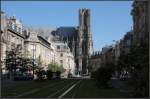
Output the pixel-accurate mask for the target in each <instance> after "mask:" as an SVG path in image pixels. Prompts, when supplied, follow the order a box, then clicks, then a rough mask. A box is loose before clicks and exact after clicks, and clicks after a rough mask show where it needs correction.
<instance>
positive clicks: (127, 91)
mask: <svg viewBox="0 0 150 99" xmlns="http://www.w3.org/2000/svg"><path fill="white" fill-rule="evenodd" d="M111 83H112V86H113V87H114V88H116V89H119V90H120V92H121V93H122V94H123V96H124V97H126V98H131V97H132V95H131V92H132V89H131V87H130V86H128V85H127V81H120V80H118V79H111Z"/></svg>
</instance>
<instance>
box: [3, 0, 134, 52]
mask: <svg viewBox="0 0 150 99" xmlns="http://www.w3.org/2000/svg"><path fill="white" fill-rule="evenodd" d="M132 3H133V1H70V2H68V1H3V2H1V10H2V11H4V12H5V13H6V15H7V16H8V17H10V16H13V15H14V16H16V17H17V19H19V20H21V21H22V23H23V25H24V26H38V27H59V26H78V25H79V15H78V14H79V13H78V10H79V9H80V8H88V9H90V13H91V19H90V22H91V33H92V39H93V48H94V51H99V50H101V49H102V48H103V47H104V46H106V45H110V44H113V43H114V42H113V41H114V40H115V41H118V40H120V39H121V38H123V36H124V34H126V32H128V31H130V30H131V27H132V25H133V22H132V16H131V15H130V12H131V10H132Z"/></svg>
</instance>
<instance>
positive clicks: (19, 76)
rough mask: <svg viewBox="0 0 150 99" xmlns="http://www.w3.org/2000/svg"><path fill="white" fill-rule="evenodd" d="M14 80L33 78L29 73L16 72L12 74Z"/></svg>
mask: <svg viewBox="0 0 150 99" xmlns="http://www.w3.org/2000/svg"><path fill="white" fill-rule="evenodd" d="M14 80H33V75H32V74H30V73H18V74H16V75H15V76H14Z"/></svg>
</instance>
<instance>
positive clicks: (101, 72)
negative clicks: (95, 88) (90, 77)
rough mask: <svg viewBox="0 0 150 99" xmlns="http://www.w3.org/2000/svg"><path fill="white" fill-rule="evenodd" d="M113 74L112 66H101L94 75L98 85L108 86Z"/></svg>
mask: <svg viewBox="0 0 150 99" xmlns="http://www.w3.org/2000/svg"><path fill="white" fill-rule="evenodd" d="M111 76H112V68H110V67H109V66H108V67H100V68H99V69H98V70H97V71H96V72H95V74H94V77H95V78H96V80H97V82H98V85H100V86H103V87H107V86H108V81H109V80H110V78H111Z"/></svg>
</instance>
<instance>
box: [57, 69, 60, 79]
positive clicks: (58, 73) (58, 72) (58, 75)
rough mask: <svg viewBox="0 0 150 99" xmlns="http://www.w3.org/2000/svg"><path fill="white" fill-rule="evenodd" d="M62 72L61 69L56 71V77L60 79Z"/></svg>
mask: <svg viewBox="0 0 150 99" xmlns="http://www.w3.org/2000/svg"><path fill="white" fill-rule="evenodd" d="M60 74H61V72H60V71H56V78H58V79H60Z"/></svg>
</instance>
